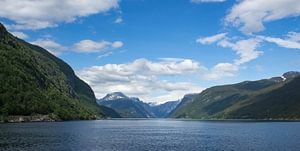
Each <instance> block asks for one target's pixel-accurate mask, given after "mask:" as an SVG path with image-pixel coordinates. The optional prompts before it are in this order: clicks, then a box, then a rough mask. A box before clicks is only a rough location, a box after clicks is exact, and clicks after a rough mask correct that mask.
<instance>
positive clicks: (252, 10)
mask: <svg viewBox="0 0 300 151" xmlns="http://www.w3.org/2000/svg"><path fill="white" fill-rule="evenodd" d="M299 15H300V1H299V0H272V1H267V0H243V1H240V2H239V3H238V4H236V5H235V6H233V8H232V9H231V10H230V13H229V14H228V15H227V16H226V18H225V21H226V23H228V24H232V25H234V26H237V27H240V30H241V31H242V32H244V33H247V34H249V33H253V32H259V31H263V30H264V29H265V27H264V23H265V22H270V21H274V20H279V19H283V18H286V17H293V16H299Z"/></svg>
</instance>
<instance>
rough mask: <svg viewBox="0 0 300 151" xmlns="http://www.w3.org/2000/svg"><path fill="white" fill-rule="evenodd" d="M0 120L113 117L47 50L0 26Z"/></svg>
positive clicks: (112, 112) (71, 71) (66, 65)
mask: <svg viewBox="0 0 300 151" xmlns="http://www.w3.org/2000/svg"><path fill="white" fill-rule="evenodd" d="M0 60H1V62H0V71H1V72H0V83H1V85H0V121H1V120H2V121H3V120H8V118H12V117H16V116H19V117H20V116H22V117H24V116H32V117H33V116H34V117H38V116H39V115H41V116H40V117H46V119H47V120H77V119H98V118H103V117H107V116H116V115H117V113H116V112H115V111H114V110H112V109H109V108H106V107H102V106H98V105H97V104H96V98H95V96H94V92H93V91H92V89H91V88H90V86H89V85H87V84H86V83H85V82H83V81H82V80H81V79H79V78H78V77H77V76H76V75H75V74H74V71H73V70H72V68H71V67H70V66H69V65H68V64H66V63H65V62H63V61H62V60H61V59H59V58H57V57H55V56H54V55H52V54H50V53H49V52H48V51H47V50H45V49H43V48H41V47H39V46H36V45H32V44H29V43H27V42H25V41H23V40H21V39H18V38H16V37H14V36H13V35H11V34H10V33H9V32H7V30H6V29H5V27H4V26H3V25H2V24H1V23H0Z"/></svg>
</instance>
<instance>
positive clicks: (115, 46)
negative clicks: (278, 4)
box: [111, 41, 124, 48]
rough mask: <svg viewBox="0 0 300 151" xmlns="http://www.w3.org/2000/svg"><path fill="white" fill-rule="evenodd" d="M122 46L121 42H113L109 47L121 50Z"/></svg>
mask: <svg viewBox="0 0 300 151" xmlns="http://www.w3.org/2000/svg"><path fill="white" fill-rule="evenodd" d="M123 45H124V43H123V42H122V41H115V42H113V43H112V44H111V46H112V47H113V48H121V47H123Z"/></svg>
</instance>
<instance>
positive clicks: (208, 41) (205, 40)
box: [196, 33, 227, 44]
mask: <svg viewBox="0 0 300 151" xmlns="http://www.w3.org/2000/svg"><path fill="white" fill-rule="evenodd" d="M226 35H227V33H220V34H217V35H213V36H209V37H201V38H198V39H197V40H196V42H197V43H200V44H212V43H214V42H216V41H219V40H221V39H223V38H225V37H226Z"/></svg>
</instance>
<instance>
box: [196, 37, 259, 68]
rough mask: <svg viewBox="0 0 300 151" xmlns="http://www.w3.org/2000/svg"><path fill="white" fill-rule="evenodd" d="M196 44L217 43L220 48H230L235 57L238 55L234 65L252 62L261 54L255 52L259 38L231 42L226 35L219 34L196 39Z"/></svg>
mask: <svg viewBox="0 0 300 151" xmlns="http://www.w3.org/2000/svg"><path fill="white" fill-rule="evenodd" d="M197 42H198V43H201V44H212V43H215V42H217V44H218V45H219V46H221V47H224V48H231V49H232V50H234V51H235V52H236V54H237V55H239V59H236V60H235V64H236V65H240V64H244V63H247V62H249V61H251V60H254V59H256V58H257V57H259V56H260V55H261V54H262V53H263V52H262V51H258V50H256V49H257V48H258V47H259V44H260V42H261V38H249V39H245V40H238V41H236V42H231V41H230V38H228V37H227V36H226V33H221V34H217V35H213V36H209V37H204V38H200V39H197Z"/></svg>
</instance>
